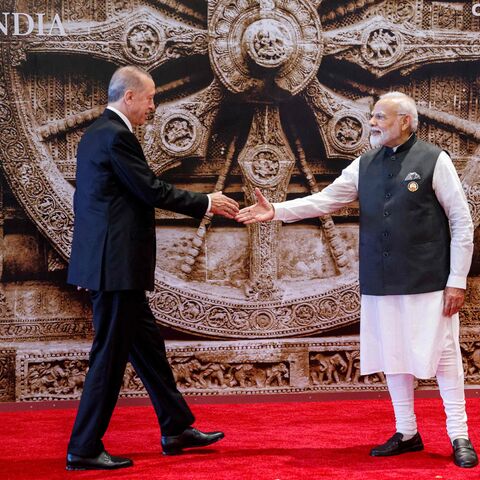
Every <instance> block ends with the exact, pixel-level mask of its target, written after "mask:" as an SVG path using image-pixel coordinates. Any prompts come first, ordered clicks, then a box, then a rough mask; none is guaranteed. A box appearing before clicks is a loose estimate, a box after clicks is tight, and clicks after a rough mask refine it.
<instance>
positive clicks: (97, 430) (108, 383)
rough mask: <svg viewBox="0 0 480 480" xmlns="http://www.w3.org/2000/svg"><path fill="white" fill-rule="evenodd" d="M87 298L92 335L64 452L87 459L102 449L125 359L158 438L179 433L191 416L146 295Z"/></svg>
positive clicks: (136, 292) (96, 294) (131, 293)
mask: <svg viewBox="0 0 480 480" xmlns="http://www.w3.org/2000/svg"><path fill="white" fill-rule="evenodd" d="M91 298H92V304H93V325H94V329H95V336H94V339H93V344H92V349H91V351H90V360H89V370H88V373H87V376H86V379H85V385H84V388H83V393H82V398H81V400H80V406H79V408H78V412H77V417H76V419H75V424H74V426H73V431H72V435H71V437H70V443H69V445H68V451H69V453H73V454H76V455H81V456H86V457H90V456H96V455H98V454H99V453H100V452H101V451H102V450H103V448H104V447H103V443H102V438H103V435H104V434H105V432H106V430H107V427H108V424H109V422H110V418H111V416H112V413H113V409H114V407H115V404H116V402H117V398H118V394H119V392H120V387H121V386H122V381H123V375H124V372H125V367H126V364H127V361H128V360H130V362H131V363H132V365H133V366H134V368H135V371H136V372H137V374H138V376H139V377H140V378H141V380H142V382H143V384H144V386H145V388H146V389H147V391H148V394H149V395H150V399H151V401H152V403H153V407H154V409H155V412H156V414H157V417H158V421H159V424H160V428H161V431H162V435H177V434H179V433H181V432H182V431H183V430H184V429H185V428H187V427H188V426H190V425H191V424H192V423H193V422H194V417H193V414H192V412H191V411H190V409H189V407H188V405H187V404H186V402H185V400H184V398H183V397H182V394H181V393H180V392H179V391H178V390H177V387H176V384H175V380H174V378H173V374H172V370H171V368H170V365H169V363H168V361H167V357H166V353H165V343H164V340H163V338H162V336H161V334H160V331H159V328H158V326H157V325H156V324H155V319H154V316H153V314H152V311H151V310H150V306H149V305H148V300H147V298H146V295H145V292H144V291H139V290H125V291H118V292H91Z"/></svg>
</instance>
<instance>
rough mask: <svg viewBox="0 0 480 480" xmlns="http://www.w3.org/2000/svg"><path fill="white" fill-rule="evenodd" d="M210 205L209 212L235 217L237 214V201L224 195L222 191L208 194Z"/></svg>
mask: <svg viewBox="0 0 480 480" xmlns="http://www.w3.org/2000/svg"><path fill="white" fill-rule="evenodd" d="M210 200H211V202H212V203H211V205H210V213H213V214H214V215H223V216H224V217H227V218H235V215H237V214H238V203H237V202H236V201H235V200H233V199H231V198H229V197H226V196H225V195H224V194H223V193H222V192H215V193H212V194H211V195H210Z"/></svg>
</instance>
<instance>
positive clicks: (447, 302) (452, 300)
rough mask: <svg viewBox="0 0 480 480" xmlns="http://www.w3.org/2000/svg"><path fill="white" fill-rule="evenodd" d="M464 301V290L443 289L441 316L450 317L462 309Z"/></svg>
mask: <svg viewBox="0 0 480 480" xmlns="http://www.w3.org/2000/svg"><path fill="white" fill-rule="evenodd" d="M464 300H465V290H464V289H463V288H455V287H445V291H444V292H443V314H444V315H445V316H447V317H451V316H452V315H454V314H455V313H457V312H458V311H459V310H460V308H462V305H463V301H464Z"/></svg>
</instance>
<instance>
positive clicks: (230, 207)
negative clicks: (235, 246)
mask: <svg viewBox="0 0 480 480" xmlns="http://www.w3.org/2000/svg"><path fill="white" fill-rule="evenodd" d="M255 196H256V197H257V203H255V204H254V205H251V206H249V207H245V208H242V209H241V210H239V208H238V203H237V202H236V201H235V200H233V199H231V198H229V197H226V196H225V195H223V193H222V192H215V193H212V194H211V195H210V201H211V205H210V213H212V214H213V215H223V216H224V217H227V218H232V219H235V220H236V221H237V222H240V223H244V224H246V225H248V224H250V223H257V222H268V221H269V220H272V219H273V217H274V215H275V210H274V208H273V205H272V204H271V203H270V202H269V201H268V200H267V199H266V198H265V197H264V196H263V195H262V192H260V190H259V189H258V188H256V189H255Z"/></svg>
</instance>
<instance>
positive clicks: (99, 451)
mask: <svg viewBox="0 0 480 480" xmlns="http://www.w3.org/2000/svg"><path fill="white" fill-rule="evenodd" d="M154 94H155V84H154V82H153V79H152V77H151V76H150V74H148V73H147V72H145V71H143V70H141V69H139V68H137V67H133V66H128V67H122V68H120V69H118V70H117V71H116V72H115V73H114V75H113V77H112V79H111V81H110V85H109V89H108V106H107V109H106V110H105V112H104V113H103V115H102V116H101V117H100V118H99V119H98V120H96V121H95V122H94V123H93V124H92V125H91V126H90V127H89V128H88V129H87V131H86V132H85V134H84V135H83V137H82V139H81V141H80V143H79V146H78V152H77V176H76V182H77V183H76V191H75V196H74V210H75V225H74V233H73V243H72V252H71V257H70V265H69V270H68V282H69V283H71V284H73V285H77V286H78V287H79V288H85V289H88V290H89V291H90V294H91V299H92V304H93V324H94V329H95V336H94V340H93V344H92V349H91V352H90V361H89V371H88V374H87V377H86V379H85V386H84V389H83V394H82V398H81V401H80V406H79V409H78V413H77V418H76V420H75V424H74V427H73V431H72V435H71V438H70V442H69V445H68V453H67V469H68V470H83V469H114V468H123V467H128V466H131V465H132V461H131V460H130V459H128V458H122V457H113V456H111V455H110V454H108V453H107V452H106V451H105V448H104V446H103V443H102V437H103V435H104V434H105V431H106V429H107V427H108V423H109V421H110V418H111V415H112V413H113V409H114V407H115V404H116V401H117V398H118V394H119V391H120V386H121V384H122V379H123V375H124V371H125V367H126V363H127V361H128V360H130V361H131V363H132V364H133V366H134V368H135V370H136V372H137V374H138V375H139V376H140V378H141V379H142V381H143V384H144V385H145V388H146V389H147V391H148V393H149V395H150V398H151V400H152V403H153V406H154V408H155V412H156V414H157V416H158V421H159V424H160V428H161V433H162V439H161V443H162V448H163V453H164V454H170V455H171V454H178V453H181V451H182V450H183V449H184V448H189V447H199V446H206V445H210V444H212V443H214V442H216V441H218V440H220V439H221V438H223V436H224V435H223V433H222V432H211V433H203V432H200V431H199V430H197V429H195V428H193V427H192V424H193V422H194V417H193V414H192V412H191V411H190V409H189V407H188V405H187V404H186V402H185V400H184V399H183V397H182V395H181V394H180V392H179V391H178V390H177V388H176V385H175V381H174V378H173V375H172V371H171V369H170V366H169V364H168V361H167V357H166V354H165V345H164V341H163V338H162V336H161V334H160V331H159V329H158V327H157V325H156V323H155V319H154V316H153V314H152V312H151V310H150V307H149V305H148V301H147V298H146V295H145V290H153V288H154V270H155V251H156V247H155V207H160V208H163V209H166V210H171V211H174V212H177V213H182V214H185V215H190V216H193V217H196V218H202V217H203V215H204V214H205V213H206V212H210V213H213V214H221V215H224V216H226V217H228V218H234V216H235V214H236V213H237V212H238V205H237V203H236V202H235V201H234V200H232V199H230V198H227V197H225V196H224V195H223V194H222V193H221V192H216V193H214V194H211V195H205V194H200V193H194V192H190V191H186V190H180V189H177V188H175V187H174V186H172V185H170V184H168V183H166V182H163V181H162V180H160V179H159V178H157V177H156V176H155V175H154V174H153V172H152V171H151V170H150V168H149V167H148V165H147V162H146V160H145V157H144V154H143V151H142V147H141V145H140V143H139V142H138V140H137V138H136V137H135V135H134V134H133V130H132V127H133V126H137V125H142V124H144V123H145V121H146V120H147V117H148V116H149V115H150V114H151V113H152V112H153V110H154V103H153V99H154Z"/></svg>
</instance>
